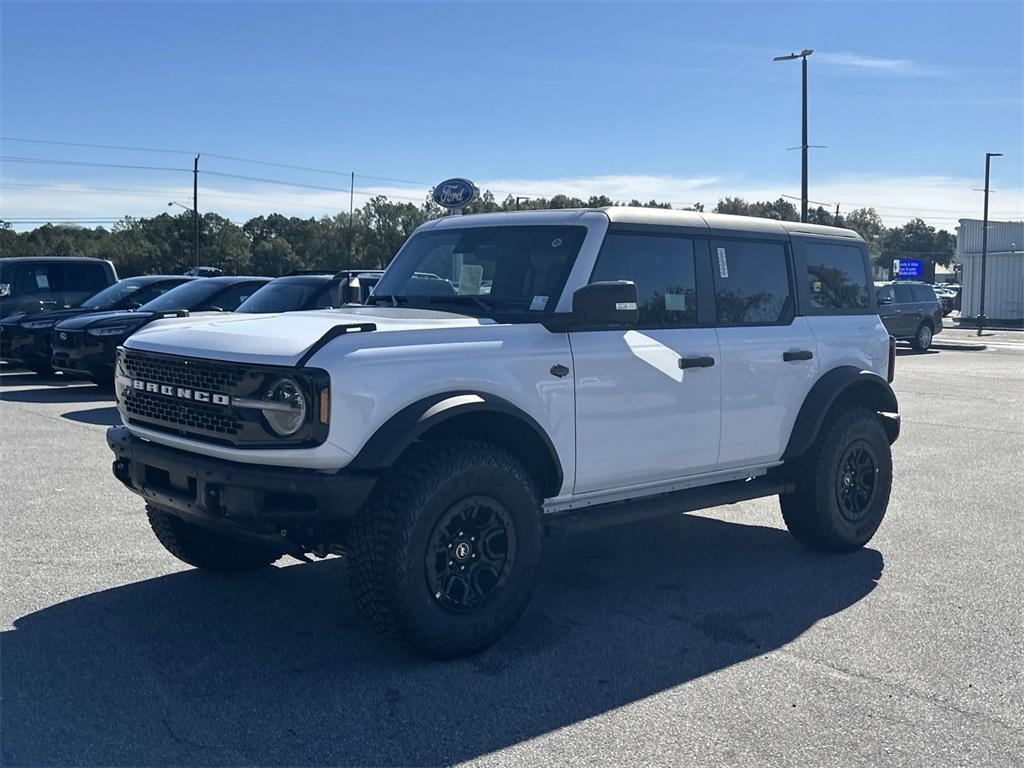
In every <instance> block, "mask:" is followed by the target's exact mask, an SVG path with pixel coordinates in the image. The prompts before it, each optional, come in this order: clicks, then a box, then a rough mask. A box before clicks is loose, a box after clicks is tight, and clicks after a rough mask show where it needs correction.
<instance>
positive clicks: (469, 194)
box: [432, 179, 480, 210]
mask: <svg viewBox="0 0 1024 768" xmlns="http://www.w3.org/2000/svg"><path fill="white" fill-rule="evenodd" d="M479 195H480V190H479V189H477V188H476V185H475V184H474V183H473V182H472V181H469V180H468V179H448V180H447V181H442V182H441V183H440V184H438V185H437V186H436V187H434V192H433V195H432V196H433V198H434V202H435V203H437V204H438V205H440V206H441V207H442V208H448V209H449V210H452V209H455V208H462V207H463V206H464V205H469V204H470V203H471V202H473V201H474V200H476V198H477V197H478V196H479Z"/></svg>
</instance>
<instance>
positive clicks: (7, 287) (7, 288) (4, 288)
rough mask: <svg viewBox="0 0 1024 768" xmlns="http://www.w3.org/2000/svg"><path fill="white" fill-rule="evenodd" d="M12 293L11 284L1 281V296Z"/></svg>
mask: <svg viewBox="0 0 1024 768" xmlns="http://www.w3.org/2000/svg"><path fill="white" fill-rule="evenodd" d="M10 295H11V284H10V283H0V298H2V297H4V296H10Z"/></svg>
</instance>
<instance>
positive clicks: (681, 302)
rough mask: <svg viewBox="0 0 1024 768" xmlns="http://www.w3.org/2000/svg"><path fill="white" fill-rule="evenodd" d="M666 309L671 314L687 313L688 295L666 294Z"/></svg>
mask: <svg viewBox="0 0 1024 768" xmlns="http://www.w3.org/2000/svg"><path fill="white" fill-rule="evenodd" d="M665 309H666V310H667V311H669V312H685V311H686V294H685V293H666V294H665Z"/></svg>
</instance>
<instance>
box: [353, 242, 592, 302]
mask: <svg viewBox="0 0 1024 768" xmlns="http://www.w3.org/2000/svg"><path fill="white" fill-rule="evenodd" d="M586 233H587V230H586V228H585V227H566V226H511V227H475V228H465V229H463V228H459V229H446V230H440V231H427V232H422V233H420V234H418V235H414V236H413V237H412V239H411V240H409V242H408V243H406V245H405V247H404V248H402V250H401V252H399V254H398V256H396V257H395V260H394V261H393V262H392V264H391V266H390V267H388V270H387V272H385V274H384V276H383V277H382V278H381V279H380V282H378V283H377V286H376V287H375V288H374V289H373V295H372V296H371V297H370V303H375V304H386V303H388V302H391V303H395V304H401V305H408V304H412V305H416V306H438V305H440V306H443V305H445V304H453V305H457V306H459V307H460V309H459V311H460V312H463V311H468V312H471V313H483V314H488V313H490V312H527V311H532V312H544V311H549V312H550V311H553V310H554V308H555V304H556V303H557V302H558V295H559V294H560V293H561V291H562V287H563V286H564V285H565V280H566V278H567V277H568V275H569V270H570V269H572V264H573V261H574V259H575V258H576V254H577V252H578V251H579V249H580V245H581V244H582V243H583V238H584V237H585V236H586ZM462 297H465V298H462Z"/></svg>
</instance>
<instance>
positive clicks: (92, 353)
mask: <svg viewBox="0 0 1024 768" xmlns="http://www.w3.org/2000/svg"><path fill="white" fill-rule="evenodd" d="M179 279H184V280H188V282H186V283H184V284H182V285H179V286H178V287H177V288H172V289H171V290H169V291H167V293H164V294H162V295H160V296H157V297H156V298H155V299H152V300H150V301H149V302H148V303H146V304H143V305H142V306H141V307H139V308H138V309H132V310H124V311H114V312H91V313H89V314H87V315H78V316H77V317H72V318H69V319H67V320H62V321H61V322H59V323H58V324H57V325H56V326H55V328H54V330H53V336H52V337H51V339H50V345H51V347H52V348H53V357H52V358H51V362H52V365H53V367H54V368H55V369H57V370H58V371H61V372H63V373H69V374H72V375H78V376H85V377H86V378H90V379H92V380H93V381H95V382H97V383H98V384H106V383H109V382H112V381H113V378H114V359H115V357H116V354H117V348H118V347H119V346H120V345H121V344H123V343H124V340H125V339H127V338H128V337H129V336H131V335H132V334H133V333H135V332H136V331H137V330H139V328H142V327H143V326H144V325H147V324H149V323H151V322H153V321H154V320H160V319H161V318H164V317H173V316H175V315H188V314H189V313H190V312H233V311H234V310H235V309H236V308H237V307H238V305H239V304H241V303H242V302H243V301H245V300H246V299H247V298H249V297H250V296H251V295H252V294H254V293H255V292H256V291H257V290H259V289H260V288H261V287H263V286H264V285H266V284H267V283H269V282H270V278H269V277H251V276H231V277H206V278H203V279H201V280H196V279H190V278H187V277H182V278H179Z"/></svg>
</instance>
